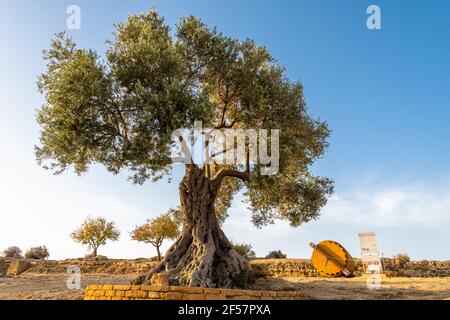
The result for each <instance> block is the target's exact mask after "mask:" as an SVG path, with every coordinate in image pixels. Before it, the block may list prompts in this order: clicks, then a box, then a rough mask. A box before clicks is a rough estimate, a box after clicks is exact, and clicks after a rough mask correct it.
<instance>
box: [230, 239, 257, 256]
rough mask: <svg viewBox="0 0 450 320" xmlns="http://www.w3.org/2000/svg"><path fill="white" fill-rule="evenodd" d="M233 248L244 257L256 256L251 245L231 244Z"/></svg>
mask: <svg viewBox="0 0 450 320" xmlns="http://www.w3.org/2000/svg"><path fill="white" fill-rule="evenodd" d="M233 248H234V250H235V251H236V252H237V253H239V254H240V255H241V256H243V257H244V258H246V259H252V258H256V254H255V251H253V250H252V246H251V245H249V244H244V243H236V244H233Z"/></svg>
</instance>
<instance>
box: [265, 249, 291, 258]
mask: <svg viewBox="0 0 450 320" xmlns="http://www.w3.org/2000/svg"><path fill="white" fill-rule="evenodd" d="M266 259H286V255H285V254H284V253H283V252H281V250H278V251H270V252H269V253H268V254H267V256H266Z"/></svg>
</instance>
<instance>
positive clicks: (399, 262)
mask: <svg viewBox="0 0 450 320" xmlns="http://www.w3.org/2000/svg"><path fill="white" fill-rule="evenodd" d="M409 261H410V259H409V256H408V254H407V253H397V254H396V255H395V256H394V263H395V265H396V266H398V267H400V268H402V269H403V268H405V267H406V265H407V264H408V262H409Z"/></svg>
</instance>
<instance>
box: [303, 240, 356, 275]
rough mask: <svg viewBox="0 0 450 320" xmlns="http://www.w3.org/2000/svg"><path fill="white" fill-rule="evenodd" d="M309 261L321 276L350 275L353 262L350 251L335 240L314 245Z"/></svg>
mask: <svg viewBox="0 0 450 320" xmlns="http://www.w3.org/2000/svg"><path fill="white" fill-rule="evenodd" d="M310 246H311V247H312V248H314V251H313V253H312V257H311V261H312V264H313V265H314V267H315V268H316V270H317V271H318V272H319V273H320V276H321V277H341V276H346V277H348V276H351V275H352V273H353V271H355V262H354V261H353V258H352V256H351V255H350V253H349V252H348V251H347V250H346V249H345V248H344V247H343V246H342V245H340V244H339V243H337V242H336V241H331V240H326V241H322V242H320V243H319V244H317V245H315V244H314V243H311V244H310Z"/></svg>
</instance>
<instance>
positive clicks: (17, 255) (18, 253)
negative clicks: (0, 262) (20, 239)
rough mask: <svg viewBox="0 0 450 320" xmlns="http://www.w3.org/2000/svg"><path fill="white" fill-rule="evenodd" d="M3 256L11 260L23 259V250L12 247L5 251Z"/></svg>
mask: <svg viewBox="0 0 450 320" xmlns="http://www.w3.org/2000/svg"><path fill="white" fill-rule="evenodd" d="M3 256H4V257H5V258H10V259H23V256H22V250H20V248H19V247H16V246H12V247H9V248H6V249H5V250H3Z"/></svg>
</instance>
